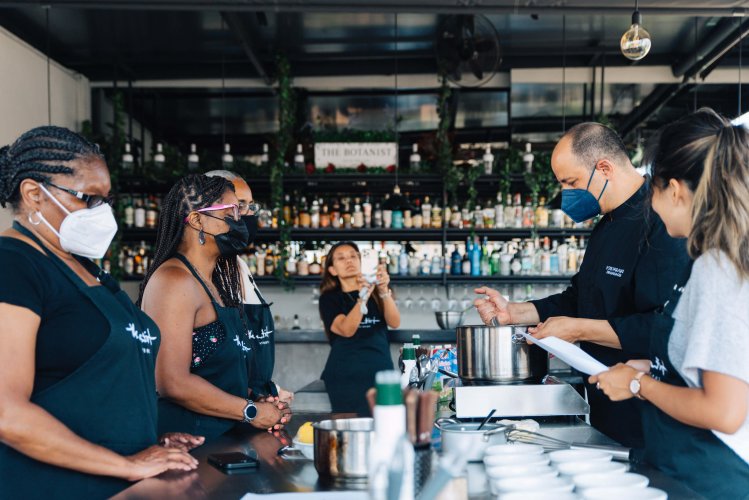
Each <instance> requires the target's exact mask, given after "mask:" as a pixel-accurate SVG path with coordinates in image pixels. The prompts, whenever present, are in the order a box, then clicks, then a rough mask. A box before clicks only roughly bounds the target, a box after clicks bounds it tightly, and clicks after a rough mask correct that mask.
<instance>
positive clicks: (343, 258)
mask: <svg viewBox="0 0 749 500" xmlns="http://www.w3.org/2000/svg"><path fill="white" fill-rule="evenodd" d="M389 284H390V276H388V274H387V271H386V270H385V266H382V265H380V266H379V267H378V268H377V281H376V283H367V281H366V280H365V279H364V277H363V276H362V273H361V253H360V252H359V247H357V246H356V244H355V243H353V242H350V241H345V242H341V243H337V244H335V245H333V247H332V248H331V249H330V252H328V255H327V257H326V258H325V267H324V268H323V276H322V283H321V284H320V304H319V310H320V317H321V318H322V321H323V324H324V326H325V333H326V334H327V336H328V340H329V342H330V355H329V356H328V361H327V363H326V364H325V370H324V371H323V373H322V376H321V378H322V379H323V381H324V382H325V386H326V389H327V392H328V395H329V396H330V404H331V407H332V411H333V412H334V413H357V414H360V415H369V414H370V410H369V405H368V404H367V401H366V392H367V390H368V389H369V388H370V387H374V379H375V374H376V373H377V372H378V371H381V370H392V369H393V360H392V357H391V354H390V344H389V342H388V337H387V332H388V328H398V327H399V326H400V313H399V312H398V307H397V306H396V305H395V301H394V300H393V292H392V290H390V288H389ZM362 289H366V293H367V300H366V308H363V307H362V306H363V305H364V304H365V301H363V300H362V299H361V298H360V295H359V292H360V290H362ZM365 309H366V312H364V310H365Z"/></svg>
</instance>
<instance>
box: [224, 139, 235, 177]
mask: <svg viewBox="0 0 749 500" xmlns="http://www.w3.org/2000/svg"><path fill="white" fill-rule="evenodd" d="M221 166H222V167H223V168H224V169H226V170H231V169H232V167H234V157H233V156H232V155H231V146H230V145H229V143H228V142H227V143H226V144H224V154H223V155H222V156H221Z"/></svg>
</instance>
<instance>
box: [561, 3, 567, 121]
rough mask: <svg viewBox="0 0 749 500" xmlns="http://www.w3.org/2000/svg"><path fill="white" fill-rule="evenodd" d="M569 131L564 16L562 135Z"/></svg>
mask: <svg viewBox="0 0 749 500" xmlns="http://www.w3.org/2000/svg"><path fill="white" fill-rule="evenodd" d="M566 131H567V16H562V133H565V132H566Z"/></svg>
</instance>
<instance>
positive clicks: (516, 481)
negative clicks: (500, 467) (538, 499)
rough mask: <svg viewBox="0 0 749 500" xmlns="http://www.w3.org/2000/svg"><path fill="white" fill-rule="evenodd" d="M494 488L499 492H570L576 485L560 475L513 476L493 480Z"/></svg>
mask: <svg viewBox="0 0 749 500" xmlns="http://www.w3.org/2000/svg"><path fill="white" fill-rule="evenodd" d="M491 484H492V487H493V489H495V490H496V491H497V492H499V494H500V495H501V494H503V493H510V492H513V491H532V492H534V493H570V492H571V491H572V490H573V489H574V488H575V485H574V484H573V483H572V481H570V480H569V479H566V478H565V479H562V478H559V477H548V476H540V477H533V476H527V477H513V478H506V479H497V480H492V482H491Z"/></svg>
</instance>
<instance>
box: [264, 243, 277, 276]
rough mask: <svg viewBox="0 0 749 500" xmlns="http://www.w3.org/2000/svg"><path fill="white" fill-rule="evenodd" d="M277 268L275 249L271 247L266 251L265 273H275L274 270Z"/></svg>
mask: <svg viewBox="0 0 749 500" xmlns="http://www.w3.org/2000/svg"><path fill="white" fill-rule="evenodd" d="M275 270H276V263H275V261H274V260H273V251H272V250H271V249H270V248H269V249H268V250H267V251H266V252H265V273H266V274H273V271H275Z"/></svg>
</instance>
